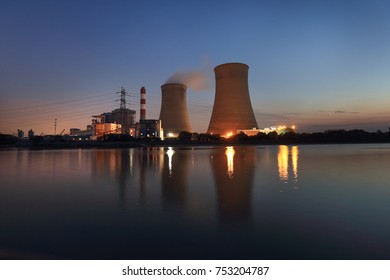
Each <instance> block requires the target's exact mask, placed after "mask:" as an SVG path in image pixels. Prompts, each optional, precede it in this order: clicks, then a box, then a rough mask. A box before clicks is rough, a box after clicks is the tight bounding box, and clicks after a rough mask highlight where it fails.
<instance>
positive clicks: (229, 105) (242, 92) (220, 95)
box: [207, 63, 258, 137]
mask: <svg viewBox="0 0 390 280" xmlns="http://www.w3.org/2000/svg"><path fill="white" fill-rule="evenodd" d="M248 69H249V67H248V65H246V64H243V63H226V64H221V65H219V66H217V67H215V68H214V72H215V82H216V88H215V99H214V107H213V111H212V115H211V119H210V124H209V127H208V130H207V132H208V133H211V134H219V135H221V136H224V137H228V136H230V135H234V134H236V132H237V131H238V130H247V129H253V128H257V127H258V126H257V122H256V118H255V114H254V113H253V109H252V104H251V100H250V96H249V87H248Z"/></svg>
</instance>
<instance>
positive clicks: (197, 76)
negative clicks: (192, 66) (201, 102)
mask: <svg viewBox="0 0 390 280" xmlns="http://www.w3.org/2000/svg"><path fill="white" fill-rule="evenodd" d="M165 83H166V84H171V83H177V84H184V85H186V86H187V87H189V88H190V89H191V90H193V91H204V90H208V89H210V87H211V86H210V81H209V79H208V76H207V72H206V71H202V70H192V71H188V70H181V71H177V72H176V73H175V74H173V75H172V76H171V77H169V78H168V80H167V81H166V82H165Z"/></svg>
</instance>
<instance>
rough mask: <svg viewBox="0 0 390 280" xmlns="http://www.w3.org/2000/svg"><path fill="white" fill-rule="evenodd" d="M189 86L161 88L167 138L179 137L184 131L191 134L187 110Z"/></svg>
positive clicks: (161, 117) (162, 114) (179, 85)
mask: <svg viewBox="0 0 390 280" xmlns="http://www.w3.org/2000/svg"><path fill="white" fill-rule="evenodd" d="M186 92H187V86H186V85H183V84H178V83H168V84H164V85H162V86H161V94H162V98H161V110H160V117H159V119H160V120H161V124H162V127H163V129H164V134H165V136H168V137H171V136H177V135H178V134H179V133H180V132H182V131H188V132H191V125H190V120H189V116H188V110H187V99H186Z"/></svg>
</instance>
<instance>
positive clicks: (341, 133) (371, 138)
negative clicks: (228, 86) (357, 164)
mask: <svg viewBox="0 0 390 280" xmlns="http://www.w3.org/2000/svg"><path fill="white" fill-rule="evenodd" d="M0 140H2V141H0V148H10V147H17V148H28V149H73V148H75V149H77V148H134V147H164V146H210V145H212V146H218V145H222V146H224V145H302V144H364V143H390V133H389V132H382V131H377V132H366V131H364V130H358V129H356V130H350V131H346V130H328V131H325V132H321V133H295V132H289V133H285V134H282V135H278V134H277V133H269V134H264V133H259V134H257V135H255V136H247V135H246V134H244V133H240V134H237V135H235V136H232V137H230V138H222V137H219V136H216V135H209V134H197V133H188V132H182V133H180V135H179V137H178V138H176V139H166V140H164V141H162V140H160V139H157V138H154V139H140V138H129V139H126V141H123V140H122V139H120V140H119V141H118V140H116V141H115V140H114V141H113V140H104V141H92V140H84V141H77V140H66V139H64V138H63V137H60V136H55V137H54V138H50V140H45V138H43V137H41V138H37V137H35V138H32V139H23V140H18V139H16V137H14V136H11V135H6V136H4V134H3V135H2V137H0Z"/></svg>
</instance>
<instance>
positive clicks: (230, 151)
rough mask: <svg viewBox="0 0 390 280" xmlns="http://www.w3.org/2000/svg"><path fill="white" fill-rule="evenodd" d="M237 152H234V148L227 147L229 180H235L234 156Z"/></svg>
mask: <svg viewBox="0 0 390 280" xmlns="http://www.w3.org/2000/svg"><path fill="white" fill-rule="evenodd" d="M235 153H236V152H235V151H234V148H233V147H226V152H225V155H226V157H227V174H228V176H229V178H233V173H234V161H233V159H234V154H235Z"/></svg>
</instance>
